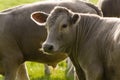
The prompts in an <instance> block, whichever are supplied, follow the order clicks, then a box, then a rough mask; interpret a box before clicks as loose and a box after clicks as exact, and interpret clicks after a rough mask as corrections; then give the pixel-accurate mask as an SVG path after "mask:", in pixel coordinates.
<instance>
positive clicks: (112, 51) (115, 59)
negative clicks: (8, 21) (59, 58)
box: [31, 6, 120, 80]
mask: <svg viewBox="0 0 120 80" xmlns="http://www.w3.org/2000/svg"><path fill="white" fill-rule="evenodd" d="M37 15H39V16H37ZM31 18H32V19H33V21H35V22H36V23H37V24H39V25H42V26H43V25H44V26H45V27H46V29H47V33H48V36H47V39H46V40H45V42H44V43H43V44H42V48H43V51H44V52H46V53H48V54H51V55H53V54H59V53H66V54H67V55H68V56H69V58H70V59H71V61H72V63H73V64H74V66H75V68H76V71H77V75H78V77H79V80H120V70H119V69H120V62H119V60H120V19H119V18H104V17H100V16H98V15H95V14H83V13H76V12H72V11H71V10H69V9H67V8H65V7H59V6H57V7H55V8H54V9H53V10H52V11H51V13H50V14H46V13H45V12H35V13H33V14H32V15H31ZM43 20H44V21H43Z"/></svg>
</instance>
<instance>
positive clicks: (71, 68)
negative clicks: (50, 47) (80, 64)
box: [66, 58, 74, 79]
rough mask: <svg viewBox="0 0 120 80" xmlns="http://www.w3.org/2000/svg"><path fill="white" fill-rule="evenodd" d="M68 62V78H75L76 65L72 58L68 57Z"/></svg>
mask: <svg viewBox="0 0 120 80" xmlns="http://www.w3.org/2000/svg"><path fill="white" fill-rule="evenodd" d="M66 64H67V68H66V76H67V78H68V79H71V78H74V66H73V64H72V62H71V60H70V58H67V59H66Z"/></svg>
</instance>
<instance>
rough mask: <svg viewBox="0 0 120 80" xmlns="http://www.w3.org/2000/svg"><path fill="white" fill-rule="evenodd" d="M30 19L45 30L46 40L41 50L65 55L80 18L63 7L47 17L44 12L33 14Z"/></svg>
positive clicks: (73, 37)
mask: <svg viewBox="0 0 120 80" xmlns="http://www.w3.org/2000/svg"><path fill="white" fill-rule="evenodd" d="M31 17H32V19H33V21H35V22H36V23H37V24H39V25H44V26H45V27H46V29H47V33H48V35H47V39H46V41H45V42H44V43H43V45H42V48H43V50H44V51H45V52H48V53H61V52H63V53H66V50H67V48H69V47H70V46H71V45H73V43H74V42H73V41H74V39H75V36H76V35H75V34H76V32H75V30H76V26H77V25H78V22H79V21H80V18H81V17H80V16H79V15H78V14H77V13H76V14H75V13H73V12H72V11H70V10H68V9H67V8H65V7H59V6H57V7H55V8H54V9H53V10H52V11H51V13H50V14H49V15H48V14H46V13H44V12H35V13H33V14H32V16H31Z"/></svg>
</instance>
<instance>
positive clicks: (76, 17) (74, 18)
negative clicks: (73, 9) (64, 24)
mask: <svg viewBox="0 0 120 80" xmlns="http://www.w3.org/2000/svg"><path fill="white" fill-rule="evenodd" d="M80 19H81V16H80V15H79V14H73V16H72V24H73V25H77V24H78V23H79V21H80Z"/></svg>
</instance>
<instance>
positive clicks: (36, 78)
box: [0, 0, 98, 80]
mask: <svg viewBox="0 0 120 80" xmlns="http://www.w3.org/2000/svg"><path fill="white" fill-rule="evenodd" d="M38 1H43V0H0V11H2V10H4V9H7V8H10V7H14V6H17V5H21V4H28V3H33V2H38ZM49 1H50V0H49ZM52 1H53V0H52ZM54 1H55V0H54ZM56 1H57V0H56ZM97 1H98V0H90V2H91V3H93V4H96V3H97ZM26 64H27V69H28V73H29V76H30V80H73V79H72V78H71V79H67V78H66V76H65V70H66V63H65V61H63V62H60V63H59V67H57V68H56V69H53V68H51V67H50V70H51V75H45V73H44V65H43V64H40V63H35V62H26ZM0 80H3V76H2V75H0Z"/></svg>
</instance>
